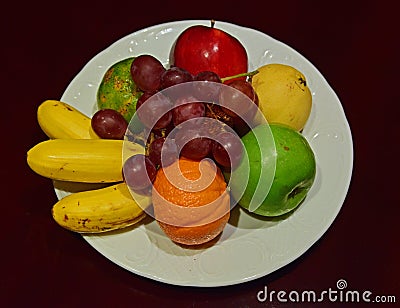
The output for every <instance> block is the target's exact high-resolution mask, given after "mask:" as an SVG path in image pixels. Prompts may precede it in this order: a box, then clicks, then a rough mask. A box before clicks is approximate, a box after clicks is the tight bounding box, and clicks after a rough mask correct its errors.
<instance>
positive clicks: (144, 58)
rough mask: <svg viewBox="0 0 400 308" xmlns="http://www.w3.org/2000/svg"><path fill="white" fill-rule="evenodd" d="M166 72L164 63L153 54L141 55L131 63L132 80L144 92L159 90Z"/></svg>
mask: <svg viewBox="0 0 400 308" xmlns="http://www.w3.org/2000/svg"><path fill="white" fill-rule="evenodd" d="M164 72H165V68H164V66H163V65H162V63H161V62H160V61H159V60H158V59H157V58H155V57H153V56H152V55H147V54H145V55H140V56H138V57H136V58H135V59H134V60H133V61H132V64H131V76H132V80H133V81H134V82H135V84H136V85H137V86H138V87H139V89H141V90H142V91H144V92H156V91H158V90H159V88H160V82H161V75H162V74H163V73H164Z"/></svg>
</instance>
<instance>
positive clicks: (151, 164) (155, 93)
mask: <svg viewBox="0 0 400 308" xmlns="http://www.w3.org/2000/svg"><path fill="white" fill-rule="evenodd" d="M131 76H132V79H133V81H134V82H135V84H136V85H137V87H138V88H139V89H140V90H141V91H143V94H142V96H141V97H140V98H139V99H138V101H137V105H136V115H137V118H138V119H139V120H140V122H141V124H143V126H144V128H145V129H146V130H147V131H148V132H149V137H148V138H147V144H146V154H145V155H134V156H132V157H130V158H128V159H127V161H126V162H125V164H124V177H125V181H126V183H127V184H128V185H129V187H130V188H131V189H132V190H134V191H136V192H139V193H144V192H148V190H149V187H151V184H152V182H153V181H154V179H155V175H156V172H157V169H158V168H159V167H161V166H162V167H165V166H167V165H169V164H171V163H173V162H174V161H175V160H176V159H178V158H179V156H184V157H186V158H189V159H194V160H201V159H203V158H211V159H213V160H214V161H215V162H216V163H217V164H218V165H219V166H220V167H221V168H222V169H224V170H228V171H229V170H231V169H232V168H235V167H236V166H237V165H238V164H239V162H240V160H241V158H242V154H243V145H242V143H241V140H240V137H239V136H241V135H243V134H244V133H245V132H247V131H248V129H249V127H248V125H247V124H246V121H247V120H250V119H251V118H252V117H254V115H255V111H256V110H257V107H258V97H257V94H256V93H255V91H254V89H253V87H252V85H251V83H250V82H249V81H246V80H245V79H243V78H241V79H238V78H234V79H232V80H230V81H226V82H225V81H223V80H222V79H221V78H220V77H219V76H218V75H217V74H216V73H214V72H211V71H204V72H200V73H198V74H197V75H195V76H193V75H192V74H190V73H189V72H188V71H186V70H185V69H182V68H179V67H176V66H174V67H170V68H168V69H167V68H165V67H164V66H163V65H162V63H161V62H160V61H159V60H158V59H157V58H155V57H154V56H152V55H148V54H144V55H140V56H138V57H136V58H135V59H134V60H133V62H132V65H131ZM194 81H202V82H194ZM187 82H192V83H191V84H190V85H191V87H190V89H191V91H190V93H181V94H180V95H177V96H172V97H171V96H168V95H164V93H165V91H163V90H166V89H168V88H170V87H173V86H175V85H179V84H183V83H187ZM214 83H217V84H222V83H224V84H226V85H228V86H229V87H230V88H234V89H236V90H238V91H236V93H235V92H234V91H222V90H221V89H220V87H215V86H212V85H213V84H214ZM243 94H245V97H246V98H245V99H243V97H244V95H243ZM199 97H201V99H198V98H199ZM216 101H218V102H219V103H213V102H216ZM211 119H212V120H213V121H211ZM238 135H239V136H238Z"/></svg>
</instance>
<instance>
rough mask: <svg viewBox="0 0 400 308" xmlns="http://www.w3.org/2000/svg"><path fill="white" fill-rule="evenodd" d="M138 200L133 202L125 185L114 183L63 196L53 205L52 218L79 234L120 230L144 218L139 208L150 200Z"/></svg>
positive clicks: (144, 215) (142, 197)
mask: <svg viewBox="0 0 400 308" xmlns="http://www.w3.org/2000/svg"><path fill="white" fill-rule="evenodd" d="M139 197H140V198H141V199H140V200H138V199H136V200H137V201H138V203H137V202H136V201H135V199H134V198H133V197H132V196H131V194H130V192H129V189H128V187H127V185H126V184H125V183H119V184H114V185H112V186H108V187H105V188H100V189H96V190H89V191H82V192H77V193H73V194H71V195H68V196H66V197H64V198H63V199H61V200H59V201H58V202H57V203H56V204H54V206H53V208H52V215H53V218H54V220H55V221H56V222H57V223H58V224H59V225H60V226H62V227H64V228H66V229H68V230H71V231H75V232H79V233H97V232H105V231H111V230H116V229H121V228H124V227H128V226H131V225H133V224H135V223H137V222H138V221H140V220H142V219H143V218H144V217H146V214H145V212H144V211H143V209H144V208H145V207H147V206H148V205H149V204H150V197H148V196H139ZM135 198H136V196H135Z"/></svg>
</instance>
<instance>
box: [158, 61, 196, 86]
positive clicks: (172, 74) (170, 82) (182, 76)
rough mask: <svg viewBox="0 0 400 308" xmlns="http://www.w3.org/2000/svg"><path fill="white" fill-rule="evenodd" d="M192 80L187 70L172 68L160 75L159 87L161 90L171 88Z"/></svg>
mask: <svg viewBox="0 0 400 308" xmlns="http://www.w3.org/2000/svg"><path fill="white" fill-rule="evenodd" d="M192 80H193V76H192V75H191V74H190V73H189V72H188V71H187V70H184V69H183V68H180V67H176V66H174V67H171V68H169V69H167V70H165V72H163V73H162V75H161V80H160V87H161V89H166V88H169V87H171V86H174V85H177V84H180V83H184V82H188V81H192Z"/></svg>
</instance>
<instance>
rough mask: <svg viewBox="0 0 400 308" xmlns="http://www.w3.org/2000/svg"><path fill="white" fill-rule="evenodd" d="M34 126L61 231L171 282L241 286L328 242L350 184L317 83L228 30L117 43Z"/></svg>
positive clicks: (244, 31) (327, 102)
mask: <svg viewBox="0 0 400 308" xmlns="http://www.w3.org/2000/svg"><path fill="white" fill-rule="evenodd" d="M37 116H38V121H39V124H40V126H41V128H42V129H43V131H44V132H45V133H46V134H47V136H48V137H49V140H44V141H43V142H41V143H39V144H38V145H36V146H34V147H33V148H32V149H30V150H29V151H28V154H27V162H28V165H29V166H30V167H31V169H32V170H33V171H35V172H36V173H38V174H39V175H42V176H45V177H48V178H49V179H50V180H52V182H53V185H54V189H55V193H56V195H57V198H58V200H59V201H58V202H57V203H56V204H55V205H54V207H53V208H52V210H51V212H52V215H53V218H54V220H55V221H56V222H57V223H58V224H59V225H60V227H64V228H66V229H68V230H69V231H71V232H77V233H80V234H81V235H82V237H83V239H84V240H85V241H87V242H88V243H89V244H90V245H91V246H92V247H93V248H94V249H95V250H97V251H98V252H99V253H101V254H102V255H103V256H104V257H106V258H107V259H109V260H110V261H111V262H113V263H115V264H116V265H118V266H120V267H122V268H124V269H126V270H128V271H130V272H132V273H134V274H137V275H139V276H142V277H146V278H149V279H152V280H156V281H159V282H163V283H168V284H173V285H181V286H195V287H218V286H226V285H233V284H238V283H243V282H246V281H250V280H254V279H257V278H260V277H263V276H265V275H268V274H270V273H272V272H274V271H276V270H277V269H279V268H281V267H283V266H285V265H287V264H289V263H290V262H292V261H294V260H295V259H297V258H298V257H300V256H301V255H302V254H303V253H304V252H306V251H307V250H308V249H309V248H310V247H311V246H312V245H313V244H315V242H316V241H317V240H318V239H319V238H320V237H321V236H322V235H323V234H324V233H325V232H326V231H327V230H328V228H329V227H330V225H331V224H332V223H333V221H334V219H335V218H336V216H337V214H338V213H339V211H340V209H341V207H342V204H343V202H344V200H345V197H346V194H347V190H348V187H349V184H350V180H351V174H352V165H353V146H352V137H351V132H350V128H349V124H348V122H347V119H346V116H345V113H344V110H343V108H342V105H341V103H340V101H339V99H338V97H337V95H336V94H335V92H334V91H333V89H332V88H331V87H330V85H329V83H328V82H327V81H326V80H325V78H324V77H323V76H322V74H321V73H320V72H319V71H318V70H317V68H315V67H314V66H313V64H312V63H311V62H310V61H308V60H307V59H306V58H305V57H303V56H302V55H301V54H300V53H298V52H297V51H296V50H294V49H292V48H291V47H289V46H288V45H286V44H284V43H281V42H279V41H277V40H275V39H274V38H272V37H270V36H268V35H267V34H265V33H262V32H259V31H257V30H254V29H250V28H245V27H242V26H239V25H234V24H231V23H228V22H224V21H214V20H211V21H210V20H187V21H177V22H170V23H165V24H160V25H155V26H152V27H149V28H146V29H143V30H140V31H137V32H134V33H132V34H129V35H127V36H126V37H123V38H121V39H120V40H118V41H117V42H115V43H114V44H112V45H111V46H109V47H108V48H106V49H105V50H103V51H102V52H100V53H99V54H97V55H96V56H95V57H94V58H93V59H91V60H90V61H89V62H88V63H87V64H86V65H85V66H84V67H83V68H82V70H81V71H80V72H79V73H78V74H77V75H76V77H75V78H74V79H73V80H72V81H71V83H70V84H69V85H68V87H67V88H66V90H65V92H64V94H63V95H62V97H61V98H59V99H57V100H54V99H49V100H47V101H45V102H43V103H42V104H41V105H40V106H39V108H38V114H37ZM210 174H211V175H212V176H209V175H210ZM176 183H179V184H176ZM199 187H200V188H199Z"/></svg>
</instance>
